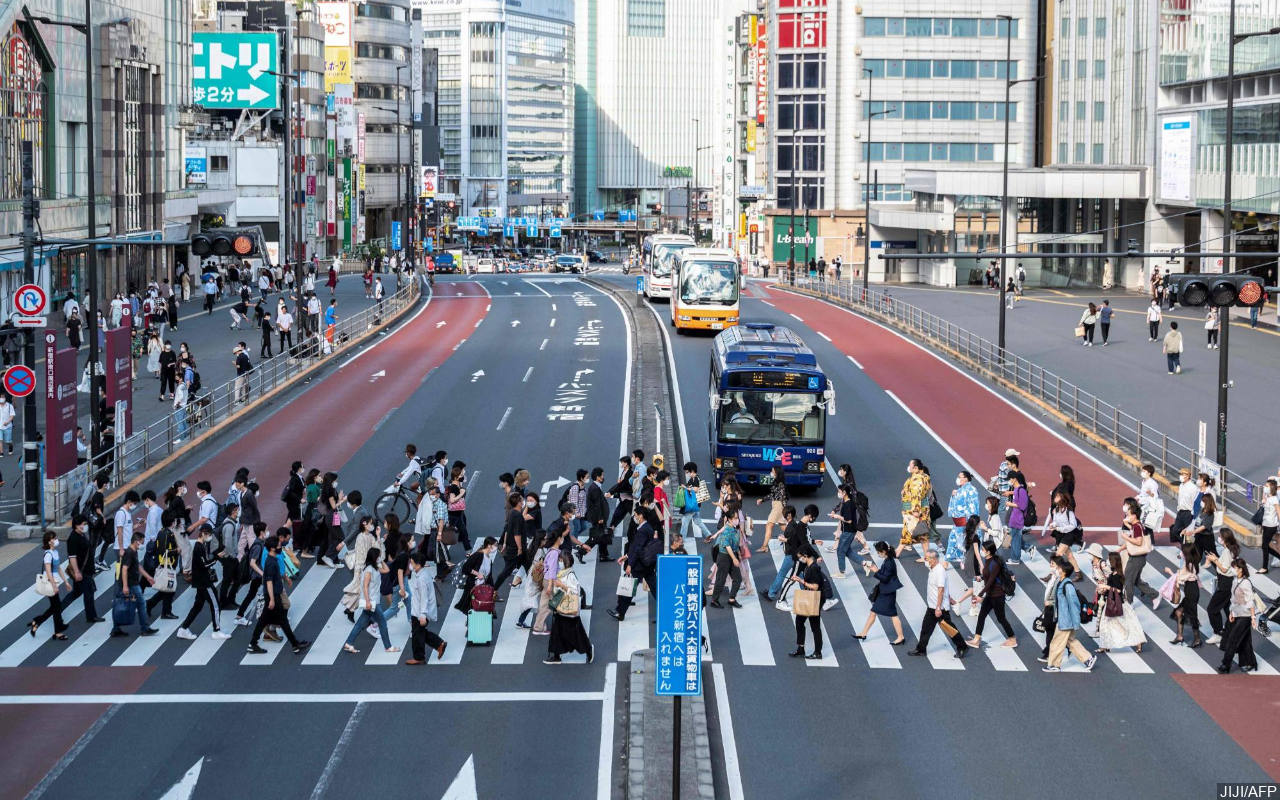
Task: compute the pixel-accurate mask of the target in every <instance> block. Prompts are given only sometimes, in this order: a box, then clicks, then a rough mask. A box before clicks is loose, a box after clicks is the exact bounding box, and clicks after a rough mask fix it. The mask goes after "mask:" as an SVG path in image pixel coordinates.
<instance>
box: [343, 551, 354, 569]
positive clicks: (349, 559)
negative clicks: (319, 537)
mask: <svg viewBox="0 0 1280 800" xmlns="http://www.w3.org/2000/svg"><path fill="white" fill-rule="evenodd" d="M342 563H343V564H346V565H347V569H350V570H354V569H355V568H356V551H355V550H348V551H347V554H346V555H345V556H343V557H342Z"/></svg>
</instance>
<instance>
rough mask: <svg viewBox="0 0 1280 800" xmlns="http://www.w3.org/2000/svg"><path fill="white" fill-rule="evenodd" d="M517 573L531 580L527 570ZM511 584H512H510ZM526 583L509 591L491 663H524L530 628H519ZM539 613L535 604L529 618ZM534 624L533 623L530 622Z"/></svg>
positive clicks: (525, 579)
mask: <svg viewBox="0 0 1280 800" xmlns="http://www.w3.org/2000/svg"><path fill="white" fill-rule="evenodd" d="M515 574H517V575H521V576H523V581H528V580H530V578H529V576H528V575H526V574H525V570H524V569H523V568H522V569H518V570H516V572H515ZM508 585H510V584H508ZM525 588H526V587H525V584H524V583H523V582H522V583H521V584H520V585H519V586H517V587H515V588H514V589H510V590H508V591H507V602H506V603H505V604H504V605H505V606H506V607H505V608H504V609H503V610H502V624H501V625H500V626H498V633H497V641H496V642H494V643H493V658H491V659H490V660H489V663H490V664H523V663H524V658H525V652H526V651H527V650H528V645H529V629H528V628H517V627H516V622H517V620H519V619H520V612H521V611H523V610H524V592H525ZM537 613H538V610H537V607H536V606H535V607H534V609H533V610H532V611H530V612H529V615H528V617H527V619H529V620H532V619H533V617H534V615H535V614H537ZM530 624H532V623H530Z"/></svg>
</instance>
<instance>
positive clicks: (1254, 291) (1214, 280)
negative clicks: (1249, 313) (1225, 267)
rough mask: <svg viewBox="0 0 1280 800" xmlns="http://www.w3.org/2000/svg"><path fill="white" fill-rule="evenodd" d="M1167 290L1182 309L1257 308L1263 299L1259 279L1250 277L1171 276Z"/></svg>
mask: <svg viewBox="0 0 1280 800" xmlns="http://www.w3.org/2000/svg"><path fill="white" fill-rule="evenodd" d="M1170 282H1171V284H1170V287H1169V289H1170V291H1171V292H1172V293H1173V297H1174V299H1175V300H1176V301H1177V302H1178V304H1179V305H1183V306H1206V305H1207V306H1216V307H1218V308H1225V307H1227V306H1242V307H1245V308H1248V307H1250V306H1260V305H1262V302H1263V300H1264V298H1265V297H1266V288H1265V287H1264V286H1263V283H1262V279H1261V278H1258V277H1256V276H1254V275H1245V274H1238V275H1212V274H1201V275H1175V276H1172V277H1171V278H1170Z"/></svg>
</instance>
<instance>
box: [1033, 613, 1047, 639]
mask: <svg viewBox="0 0 1280 800" xmlns="http://www.w3.org/2000/svg"><path fill="white" fill-rule="evenodd" d="M1047 613H1048V609H1045V612H1044V613H1041V614H1040V616H1038V617H1036V618H1035V619H1033V620H1032V621H1031V630H1033V631H1035V632H1036V633H1044V629H1045V621H1044V617H1045V614H1047Z"/></svg>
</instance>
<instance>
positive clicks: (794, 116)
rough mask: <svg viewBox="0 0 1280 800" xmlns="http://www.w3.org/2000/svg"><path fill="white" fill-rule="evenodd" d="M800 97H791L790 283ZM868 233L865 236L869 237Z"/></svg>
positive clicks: (793, 261)
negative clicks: (798, 101)
mask: <svg viewBox="0 0 1280 800" xmlns="http://www.w3.org/2000/svg"><path fill="white" fill-rule="evenodd" d="M799 98H800V95H799V94H798V93H797V94H793V95H791V230H790V234H789V236H788V238H789V239H790V240H791V255H790V257H789V258H788V259H787V280H788V281H790V282H791V283H793V284H794V283H795V282H796V194H797V193H798V192H799V191H800V187H799V186H797V185H796V160H797V157H798V155H799V154H798V153H797V152H796V139H798V138H799V135H800V118H799V113H800V106H799V104H798V103H797V102H796V101H797V100H799ZM870 233H871V232H870V231H868V232H867V235H868V236H869V235H870Z"/></svg>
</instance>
